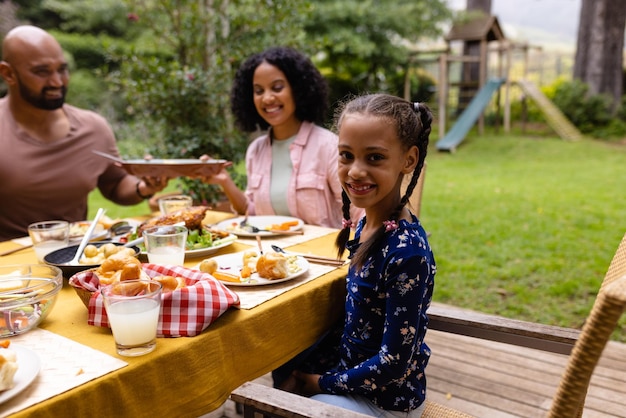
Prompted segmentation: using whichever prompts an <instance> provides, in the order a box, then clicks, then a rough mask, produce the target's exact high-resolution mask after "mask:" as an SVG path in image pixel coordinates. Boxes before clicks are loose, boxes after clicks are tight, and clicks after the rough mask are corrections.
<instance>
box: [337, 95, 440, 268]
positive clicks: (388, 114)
mask: <svg viewBox="0 0 626 418" xmlns="http://www.w3.org/2000/svg"><path fill="white" fill-rule="evenodd" d="M348 114H361V115H366V116H368V115H369V116H372V117H375V118H382V119H387V120H388V121H390V122H391V123H392V125H393V126H394V127H395V129H396V134H397V138H398V139H399V140H400V142H401V143H402V147H403V148H404V149H405V150H408V149H409V148H410V147H412V146H416V147H417V150H418V161H417V164H416V166H415V169H414V170H413V174H412V176H411V181H410V182H409V184H408V186H407V189H406V192H405V194H404V196H402V197H401V199H400V203H399V204H398V206H397V207H396V208H395V209H394V211H393V212H392V213H391V215H390V218H389V220H391V221H396V222H397V221H398V220H399V218H400V214H401V213H402V209H403V208H404V206H406V204H407V203H408V201H409V198H410V197H411V194H412V193H413V190H414V189H415V185H416V184H417V179H418V178H419V176H420V173H421V172H422V167H423V166H424V160H425V158H426V153H427V151H428V141H429V136H430V130H431V124H432V120H433V115H432V112H431V111H430V109H429V108H428V106H426V105H425V104H423V103H417V102H416V103H412V102H409V101H407V100H404V99H401V98H399V97H396V96H392V95H388V94H368V95H364V96H359V97H356V98H355V99H353V100H350V101H347V102H346V103H343V104H342V105H341V106H340V107H339V108H338V109H337V111H336V113H335V130H336V132H339V130H340V129H341V123H342V121H343V118H344V116H345V115H348ZM342 200H343V206H342V214H343V219H344V222H343V229H342V230H341V231H340V232H339V234H338V236H337V239H336V241H335V246H336V247H337V253H338V255H339V257H341V256H342V255H343V253H344V251H345V249H346V244H347V242H348V239H349V237H350V227H351V226H352V221H351V220H350V204H351V202H350V198H349V197H348V194H347V193H346V192H345V190H344V191H343V192H342ZM385 232H386V227H385V225H381V226H380V227H379V228H378V229H377V230H376V233H375V234H374V235H373V236H372V238H370V239H369V240H367V241H366V242H363V243H362V244H361V246H360V247H359V249H358V250H357V251H356V253H355V254H354V257H353V259H352V262H353V263H354V265H356V266H357V267H361V266H363V263H364V262H365V260H366V259H367V257H368V256H370V255H371V253H372V252H373V251H375V249H376V248H377V247H378V246H379V244H380V243H381V242H382V241H383V239H384V235H385Z"/></svg>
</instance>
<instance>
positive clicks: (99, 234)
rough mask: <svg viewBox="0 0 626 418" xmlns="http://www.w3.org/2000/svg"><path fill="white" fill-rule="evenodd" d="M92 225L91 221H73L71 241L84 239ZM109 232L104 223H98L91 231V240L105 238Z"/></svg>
mask: <svg viewBox="0 0 626 418" xmlns="http://www.w3.org/2000/svg"><path fill="white" fill-rule="evenodd" d="M90 226H91V221H78V222H72V223H71V224H70V241H80V240H81V239H83V236H84V235H85V234H86V233H87V230H88V229H89V227H90ZM108 234H109V231H108V230H107V229H106V228H105V227H104V225H102V224H101V223H98V224H97V225H96V227H95V229H94V230H93V232H92V233H91V241H97V240H99V239H104V238H106V237H107V235H108Z"/></svg>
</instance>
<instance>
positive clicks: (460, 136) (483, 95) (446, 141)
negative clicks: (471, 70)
mask: <svg viewBox="0 0 626 418" xmlns="http://www.w3.org/2000/svg"><path fill="white" fill-rule="evenodd" d="M502 83H504V79H503V78H492V79H490V80H489V81H487V83H486V84H485V85H484V86H483V88H481V89H480V91H479V92H478V93H477V94H476V96H474V98H473V99H472V101H471V102H470V103H469V105H467V108H466V109H465V110H464V111H463V113H461V116H459V119H457V121H456V123H455V124H454V126H452V129H450V131H448V133H447V134H446V136H444V137H443V138H441V139H440V140H439V141H438V142H437V149H438V150H439V151H454V150H455V149H456V147H457V145H459V144H460V143H461V142H462V141H463V140H464V139H465V135H467V133H468V132H469V130H470V129H472V126H474V124H475V123H476V121H477V120H478V118H479V116H480V115H481V113H483V110H485V107H487V105H488V104H489V101H490V100H491V97H492V96H493V94H494V93H495V92H496V91H497V90H498V89H499V88H500V86H501V85H502Z"/></svg>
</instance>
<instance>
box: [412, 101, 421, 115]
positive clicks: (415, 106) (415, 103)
mask: <svg viewBox="0 0 626 418" xmlns="http://www.w3.org/2000/svg"><path fill="white" fill-rule="evenodd" d="M413 110H415V111H416V112H417V113H419V111H420V102H414V103H413Z"/></svg>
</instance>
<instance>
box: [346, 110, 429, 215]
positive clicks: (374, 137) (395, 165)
mask: <svg viewBox="0 0 626 418" xmlns="http://www.w3.org/2000/svg"><path fill="white" fill-rule="evenodd" d="M338 149H339V167H338V173H339V179H340V181H341V182H342V185H343V187H344V190H345V191H346V193H347V194H348V196H349V197H350V200H351V202H352V204H353V205H355V206H357V207H360V208H364V209H365V212H366V214H367V217H368V221H370V220H372V218H378V217H379V216H380V217H382V218H383V220H384V219H386V218H385V216H387V215H388V214H389V213H391V212H392V211H393V209H394V208H395V207H396V206H397V205H398V204H399V203H400V184H401V182H402V177H403V176H404V174H405V173H410V172H411V171H412V170H413V168H414V167H415V163H416V161H417V148H415V147H412V148H411V149H409V150H408V151H405V150H404V149H403V147H402V143H401V142H400V140H399V139H398V138H397V134H396V131H395V126H394V125H393V124H392V123H389V122H388V121H387V120H386V119H381V118H377V117H372V116H371V115H362V114H358V113H356V114H348V115H346V116H345V117H344V119H343V121H342V123H341V129H340V133H339V146H338Z"/></svg>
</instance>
